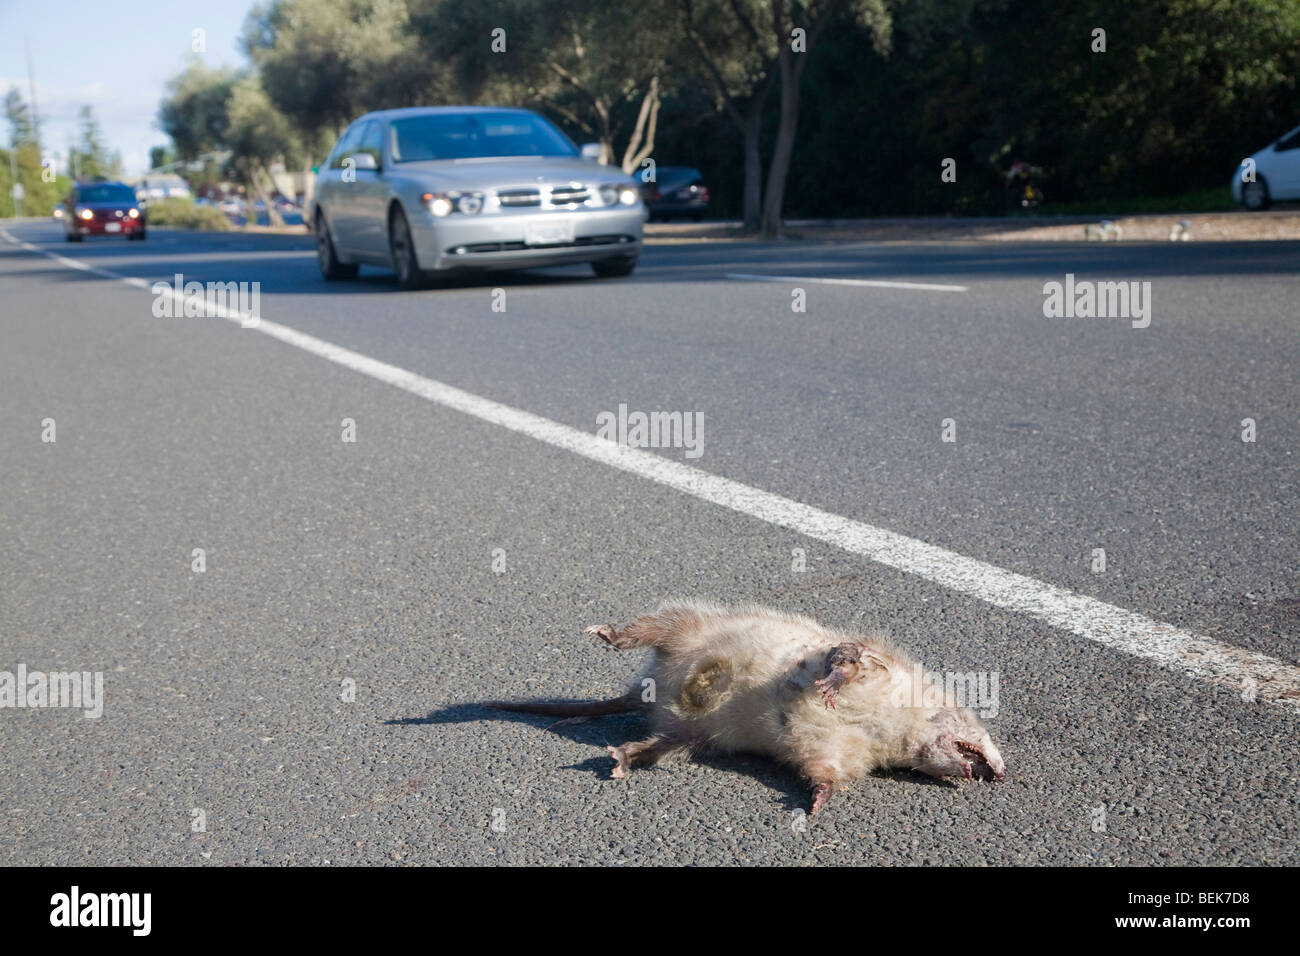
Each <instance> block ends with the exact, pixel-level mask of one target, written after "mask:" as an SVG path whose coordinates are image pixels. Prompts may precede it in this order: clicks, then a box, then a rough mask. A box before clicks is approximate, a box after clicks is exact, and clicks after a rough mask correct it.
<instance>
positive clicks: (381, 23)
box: [244, 0, 438, 217]
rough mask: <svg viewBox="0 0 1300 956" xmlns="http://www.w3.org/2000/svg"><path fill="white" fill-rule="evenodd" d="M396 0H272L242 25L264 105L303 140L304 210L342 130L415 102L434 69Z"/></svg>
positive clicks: (307, 212) (403, 6) (306, 213)
mask: <svg viewBox="0 0 1300 956" xmlns="http://www.w3.org/2000/svg"><path fill="white" fill-rule="evenodd" d="M417 33H418V31H417V30H415V29H413V27H412V25H411V22H410V12H409V11H408V9H407V6H406V4H405V3H404V2H403V0H272V2H271V3H269V4H268V5H259V6H255V7H253V9H252V10H251V11H250V12H249V14H248V17H247V19H246V20H245V22H244V50H245V52H246V53H247V54H248V56H249V58H250V59H251V60H252V61H253V63H254V65H255V66H256V68H257V71H258V75H259V77H260V81H261V85H262V88H263V89H264V90H265V91H266V95H267V97H268V98H269V101H270V103H271V105H272V106H273V107H274V108H275V109H276V111H277V112H279V113H280V114H282V115H283V116H285V117H287V118H288V120H289V121H290V122H291V123H292V124H293V126H294V127H295V129H296V132H297V135H298V138H299V139H300V141H301V143H302V150H301V153H302V161H303V169H302V172H303V180H304V187H303V188H304V192H305V196H304V202H303V214H304V216H305V217H310V215H311V199H312V195H313V193H314V178H313V174H312V172H311V169H312V166H313V165H315V163H316V161H318V160H319V159H320V158H322V157H323V154H324V153H325V152H326V151H327V150H328V149H329V147H330V145H331V144H332V142H333V140H334V139H335V138H336V137H337V136H338V134H339V133H340V132H341V131H342V129H343V127H344V126H346V125H347V124H348V123H350V122H352V120H354V119H356V118H357V116H359V115H361V114H362V113H365V112H367V111H369V110H372V109H382V108H384V107H390V106H407V105H414V104H415V103H417V102H419V99H420V97H421V96H422V93H423V91H425V90H427V89H429V88H430V86H431V85H433V84H432V83H431V76H432V75H436V74H437V73H438V68H437V67H436V66H435V65H433V58H431V57H430V56H429V51H428V49H427V48H426V49H421V48H420V47H419V46H418V45H417Z"/></svg>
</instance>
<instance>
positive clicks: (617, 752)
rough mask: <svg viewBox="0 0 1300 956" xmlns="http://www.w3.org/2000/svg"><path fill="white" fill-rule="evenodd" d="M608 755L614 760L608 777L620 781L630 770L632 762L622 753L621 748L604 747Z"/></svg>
mask: <svg viewBox="0 0 1300 956" xmlns="http://www.w3.org/2000/svg"><path fill="white" fill-rule="evenodd" d="M605 749H606V750H608V751H609V755H610V756H611V757H613V758H614V769H613V770H612V771H610V776H612V777H613V778H614V779H615V780H622V779H623V778H624V777H626V776H627V774H628V771H629V770H631V769H632V762H631V760H630V759H629V758H628V755H627V754H626V753H624V752H623V748H622V747H606V748H605Z"/></svg>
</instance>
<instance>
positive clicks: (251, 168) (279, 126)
mask: <svg viewBox="0 0 1300 956" xmlns="http://www.w3.org/2000/svg"><path fill="white" fill-rule="evenodd" d="M226 136H227V139H226V145H228V146H229V148H230V150H231V151H232V153H233V154H234V163H235V167H236V168H237V169H239V170H240V172H242V173H243V175H244V179H245V181H246V182H247V183H248V185H249V187H250V188H251V189H252V191H253V192H254V193H255V194H256V195H257V197H258V198H259V199H261V200H262V202H263V203H264V204H265V205H266V214H267V217H268V218H269V219H270V221H271V225H273V226H283V225H284V218H283V217H282V216H281V215H280V212H279V210H278V209H276V208H275V203H274V202H273V201H272V199H271V191H272V190H273V189H274V188H275V187H274V183H273V181H272V179H271V175H270V172H269V171H268V166H269V165H270V164H271V162H272V161H273V160H275V159H278V158H284V159H285V160H291V159H294V158H296V154H297V153H298V151H299V149H300V141H299V139H298V137H297V135H296V132H295V130H294V128H293V125H292V124H291V123H290V122H289V120H288V119H287V118H286V117H285V116H284V115H283V114H282V113H280V112H278V111H277V110H276V109H275V107H274V106H273V105H272V104H271V100H270V97H268V96H267V95H266V91H265V90H263V89H262V87H261V84H260V83H259V82H258V79H257V77H255V76H247V77H244V78H243V79H242V80H240V81H239V82H238V83H236V84H235V86H234V87H233V89H232V90H231V94H230V101H229V104H228V106H227V131H226Z"/></svg>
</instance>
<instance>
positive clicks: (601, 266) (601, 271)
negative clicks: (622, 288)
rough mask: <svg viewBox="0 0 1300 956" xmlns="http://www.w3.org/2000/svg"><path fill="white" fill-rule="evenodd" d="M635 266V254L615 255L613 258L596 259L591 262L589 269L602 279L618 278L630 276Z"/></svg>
mask: <svg viewBox="0 0 1300 956" xmlns="http://www.w3.org/2000/svg"><path fill="white" fill-rule="evenodd" d="M635 268H636V256H616V257H614V258H613V259H597V260H596V261H595V262H593V263H592V264H591V271H592V272H594V273H596V275H598V276H599V277H600V278H602V279H618V278H621V277H622V276H630V275H631V274H632V270H633V269H635Z"/></svg>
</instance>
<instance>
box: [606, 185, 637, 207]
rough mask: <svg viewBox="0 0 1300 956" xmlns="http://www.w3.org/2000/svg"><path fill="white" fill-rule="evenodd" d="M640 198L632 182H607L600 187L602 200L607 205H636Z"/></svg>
mask: <svg viewBox="0 0 1300 956" xmlns="http://www.w3.org/2000/svg"><path fill="white" fill-rule="evenodd" d="M640 198H641V194H640V192H638V191H637V188H636V187H635V186H633V185H632V184H631V183H605V184H604V185H603V186H601V187H600V201H601V202H603V203H604V204H605V205H606V206H635V205H636V203H637V200H638V199H640Z"/></svg>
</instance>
